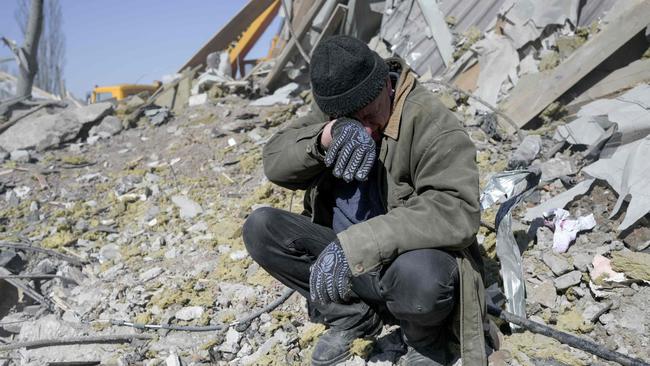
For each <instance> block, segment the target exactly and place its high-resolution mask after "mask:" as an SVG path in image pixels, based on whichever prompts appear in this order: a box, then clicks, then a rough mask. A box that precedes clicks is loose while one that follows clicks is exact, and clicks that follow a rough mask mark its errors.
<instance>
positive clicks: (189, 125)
mask: <svg viewBox="0 0 650 366" xmlns="http://www.w3.org/2000/svg"><path fill="white" fill-rule="evenodd" d="M301 95H302V97H300V98H294V102H293V103H291V104H290V105H281V106H273V107H253V106H250V105H249V103H250V99H247V98H246V97H244V96H236V95H230V96H226V97H219V98H211V99H210V100H208V102H207V103H205V104H203V105H200V106H196V107H189V108H187V109H185V110H184V111H183V112H182V113H180V114H178V115H176V116H175V117H174V118H172V119H170V120H169V121H167V123H165V124H163V125H161V126H152V125H150V124H149V123H148V121H147V119H146V118H142V119H140V120H139V121H138V122H137V123H136V125H135V126H134V127H133V128H129V129H125V130H124V131H122V132H121V133H119V134H117V135H115V136H113V137H111V138H107V139H100V140H99V141H97V142H95V143H93V144H89V143H87V142H86V140H85V139H81V140H78V141H76V142H74V143H71V144H65V145H64V146H62V147H60V148H58V149H53V150H46V151H43V152H40V153H35V154H34V159H33V160H32V162H30V163H20V162H16V161H10V160H7V161H5V162H4V163H3V164H4V166H3V167H2V169H0V181H1V182H2V184H3V188H4V189H5V190H6V192H5V196H6V197H10V198H11V199H9V198H7V199H6V200H2V202H0V208H1V210H0V225H1V226H0V231H1V232H0V240H1V241H3V242H11V243H27V244H32V245H36V246H41V247H44V248H48V249H52V250H55V251H58V252H61V253H64V254H66V255H68V256H72V257H75V258H78V259H80V260H82V261H83V262H84V263H85V264H83V265H82V266H77V265H74V264H70V263H67V262H66V261H64V260H61V259H58V258H56V257H53V256H48V255H44V254H39V253H33V252H21V251H18V253H14V254H13V256H12V258H11V262H9V263H8V264H6V267H7V268H12V269H15V271H16V272H22V273H50V274H58V275H60V276H63V277H66V278H69V279H70V280H68V279H62V278H56V279H52V280H49V281H41V283H40V291H41V292H42V294H44V295H45V296H46V297H47V298H49V299H50V300H51V301H52V303H53V305H52V307H53V309H54V310H53V311H52V312H50V311H45V310H43V308H42V307H40V306H37V304H36V303H35V302H34V301H32V300H31V299H30V298H29V297H27V296H25V295H24V294H22V293H19V292H18V291H17V290H16V289H15V288H14V287H12V286H10V285H9V284H7V283H6V282H0V284H1V285H2V287H1V288H0V291H2V294H3V296H2V300H1V301H2V304H1V305H2V306H1V308H0V325H1V326H2V328H3V331H2V334H1V336H2V338H1V339H0V345H1V344H2V343H5V342H20V341H27V340H36V339H42V338H66V337H77V336H83V335H114V334H131V333H139V332H143V331H142V330H137V329H134V328H132V327H127V326H118V325H112V324H111V321H112V320H113V321H128V322H133V323H143V324H173V325H200V326H203V325H218V324H230V323H232V322H233V321H235V320H237V319H240V318H242V317H243V316H245V315H246V314H247V313H250V312H252V311H254V310H257V309H259V308H261V307H263V306H265V305H267V304H269V303H271V302H272V301H273V300H274V299H276V298H277V297H278V296H280V294H281V293H282V291H283V290H284V287H283V286H282V285H281V284H280V283H278V282H277V281H275V280H274V279H272V278H271V277H270V276H269V275H268V274H267V273H266V272H265V271H264V270H262V269H260V268H259V266H258V265H257V264H255V263H254V262H253V261H252V260H251V258H250V257H249V256H248V254H247V253H246V251H245V248H244V245H243V241H242V238H241V226H242V224H243V222H244V220H245V218H246V217H247V215H248V214H249V213H250V212H251V211H252V210H253V209H255V208H257V207H261V206H263V205H270V206H273V207H278V208H282V209H286V210H291V211H293V212H299V211H300V210H301V207H302V193H301V192H297V193H295V194H293V193H292V192H290V191H288V190H285V189H282V188H279V187H277V186H274V185H273V184H271V183H270V182H268V180H267V179H266V178H265V177H264V174H263V170H262V164H261V149H262V146H263V145H264V143H265V142H266V141H267V140H268V138H270V136H272V135H273V133H274V132H276V131H277V130H278V129H280V128H283V126H286V123H287V121H288V120H289V119H291V118H294V117H295V116H296V115H302V114H304V113H306V112H307V110H308V103H309V99H308V98H309V96H308V95H307V94H305V93H303V94H301ZM441 96H442V97H443V98H444V99H446V100H447V104H448V105H449V107H450V108H452V109H453V110H455V111H456V112H457V113H458V114H459V116H460V117H461V118H462V119H463V120H464V122H465V124H466V127H467V130H468V133H469V134H470V136H471V137H472V139H473V141H474V142H475V144H476V146H477V148H478V154H477V162H478V165H479V169H480V173H481V188H483V187H484V186H485V184H486V182H487V180H488V177H489V176H490V175H491V174H493V173H495V172H500V171H503V170H505V169H506V166H507V161H508V158H509V156H510V154H511V152H512V151H513V150H514V149H515V148H516V147H517V144H518V143H517V142H516V140H514V139H500V138H498V136H495V135H493V134H489V135H488V134H486V132H485V131H484V129H482V128H481V127H480V125H481V124H479V123H476V121H472V120H468V119H466V118H464V117H463V114H462V108H463V103H464V102H465V101H464V100H463V98H462V97H461V96H459V95H455V94H453V93H442V94H441ZM305 98H306V99H307V100H304V99H305ZM115 113H116V114H117V115H118V117H119V116H120V107H118V108H117V112H115ZM557 121H559V122H557ZM558 123H562V119H560V118H558V119H556V122H548V123H547V124H545V125H544V126H542V127H541V128H539V129H537V130H534V131H529V133H531V134H538V135H541V136H542V141H543V148H542V152H547V151H550V150H551V148H552V146H553V144H554V143H553V141H551V139H550V136H552V133H553V131H554V128H555V126H556V125H557V124H558ZM482 125H484V124H482ZM488 132H489V131H488ZM576 156H577V152H575V151H572V150H571V149H566V150H564V151H561V152H558V153H557V156H547V157H545V156H540V157H539V158H538V159H537V160H536V161H535V162H533V164H535V163H539V164H542V163H544V162H546V161H547V160H549V159H550V158H553V157H556V158H558V159H569V160H573V161H574V164H576V165H578V166H579V165H580V164H581V163H580V160H579V159H578V158H577V157H576ZM571 176H572V177H573V178H574V179H577V180H580V179H581V178H582V177H581V175H580V173H577V174H571ZM565 183H566V181H565V180H563V179H560V177H558V178H555V179H551V180H549V181H548V182H546V183H543V184H541V185H540V187H539V188H538V190H537V191H536V192H535V193H534V194H533V195H532V196H531V197H530V198H528V199H527V201H526V202H525V203H524V206H534V205H536V204H537V203H539V202H542V201H544V200H546V199H548V198H549V197H552V196H553V195H555V194H557V193H559V192H563V191H564V190H566V188H567V186H566V185H565ZM10 191H11V192H13V193H8V192H10ZM615 202H616V194H615V192H613V191H612V189H611V188H609V187H608V186H607V185H606V184H604V183H598V184H596V185H595V186H594V187H593V188H592V189H591V190H590V191H589V192H588V194H586V195H584V196H582V197H581V198H580V199H578V200H576V201H575V202H574V203H572V204H571V205H570V206H569V211H570V212H571V213H572V214H573V215H574V216H580V215H584V214H587V213H594V215H595V218H596V222H597V226H596V228H594V229H593V230H592V231H589V232H585V233H582V234H581V235H579V236H578V239H577V241H576V242H575V243H574V244H573V245H572V246H571V247H570V249H569V251H568V252H567V253H565V254H552V253H551V250H550V248H551V245H552V240H553V238H552V236H553V233H552V232H551V231H550V229H548V228H546V227H539V225H538V226H534V225H533V226H531V225H528V224H524V223H522V222H520V218H521V216H522V215H523V212H524V209H525V207H523V208H519V209H517V211H516V212H515V214H514V223H513V227H514V229H515V234H516V237H517V240H518V242H519V244H520V246H521V247H522V248H524V251H523V266H524V273H525V278H526V288H527V292H528V299H527V313H528V315H529V317H530V318H531V319H533V320H536V321H539V322H543V323H546V324H550V325H552V326H554V327H557V328H559V329H563V330H566V331H569V332H572V333H576V334H578V335H580V336H582V337H585V338H589V339H592V340H594V341H596V342H598V343H600V344H603V345H604V346H607V347H609V348H611V349H616V350H618V351H619V352H622V353H625V354H629V355H634V356H637V357H641V358H644V359H650V353H649V351H648V349H649V348H648V336H647V334H648V327H649V326H650V319H649V312H648V310H647V308H646V307H647V304H648V301H649V300H650V288H649V287H648V286H647V283H648V282H647V281H648V280H650V278H648V277H647V276H648V268H649V267H644V266H643V265H642V264H641V265H640V264H639V263H637V262H638V259H639V256H628V255H625V253H627V252H626V251H625V249H626V247H629V246H632V245H637V244H638V243H639V242H643V241H644V240H648V239H647V237H648V235H649V234H648V225H647V218H644V219H642V222H640V223H638V224H637V226H635V228H634V229H633V230H630V232H628V233H627V235H625V237H624V238H622V237H621V236H620V235H619V234H618V233H617V232H616V231H615V228H616V226H617V225H618V223H619V222H620V220H621V218H620V217H614V218H613V219H609V212H610V211H611V208H612V207H613V205H614V203H615ZM495 213H496V211H495V209H490V210H487V211H485V212H484V213H483V217H482V219H483V221H484V223H485V225H483V226H482V228H481V231H480V232H479V235H478V238H479V242H480V243H481V246H482V248H483V250H484V255H485V260H486V266H487V278H486V282H487V285H488V286H489V285H491V284H494V283H497V284H499V283H500V279H499V273H498V268H499V264H498V260H497V258H496V253H495V252H496V251H495V233H494V229H493V226H494V216H495ZM433 219H434V218H432V220H433ZM531 227H532V229H531ZM538 227H539V228H538ZM5 253H7V252H5ZM5 255H6V256H9V255H10V254H3V256H5ZM550 255H552V256H553V258H551V257H550ZM596 255H602V256H605V257H606V258H612V259H613V263H614V264H613V266H614V267H615V269H616V268H618V269H619V270H620V271H628V270H630V269H631V268H635V270H636V272H637V273H635V275H634V276H633V277H629V276H628V279H629V280H627V281H624V282H620V283H610V282H608V281H605V280H603V279H602V278H592V277H590V270H591V269H592V267H593V265H592V262H593V258H594V256H596ZM635 261H637V262H635ZM12 266H13V267H12ZM635 266H636V267H635ZM552 268H553V269H557V273H556V271H553V270H552ZM567 274H572V275H571V276H572V277H571V278H569V279H568V280H566V279H564V278H561V277H562V276H565V275H567ZM566 281H568V284H566ZM644 281H645V282H644ZM75 282H76V283H75ZM30 283H32V284H33V285H36V284H35V283H34V282H30ZM565 284H566V286H565ZM244 328H245V329H244ZM501 329H502V330H503V334H502V335H501V341H502V349H501V350H500V351H499V352H497V353H496V354H495V355H494V356H493V357H492V359H491V363H492V364H494V365H531V364H537V365H549V364H552V365H594V364H596V365H598V364H607V363H605V362H603V361H601V360H598V359H596V358H595V357H593V356H590V355H589V354H587V353H584V352H581V351H577V350H575V349H572V348H570V347H568V346H564V345H561V344H559V343H558V342H556V341H553V340H552V339H549V338H546V337H543V336H539V335H533V334H531V333H528V332H522V333H514V334H511V333H510V332H509V331H508V330H507V327H506V326H505V325H504V324H501ZM323 331H324V327H323V326H321V325H317V324H312V323H310V322H309V321H308V319H307V316H306V311H305V302H304V300H303V299H302V298H301V297H300V296H299V295H297V294H294V295H293V296H292V297H290V298H289V300H288V301H286V302H285V303H284V304H282V305H281V306H279V307H278V308H277V309H275V310H274V311H272V312H270V313H265V314H263V315H261V316H260V317H258V318H257V319H255V320H253V321H252V322H251V323H250V325H248V327H234V326H233V327H228V326H226V327H224V329H223V330H220V331H212V332H184V331H168V330H146V331H144V332H146V333H148V334H152V335H153V336H154V338H153V339H152V340H149V341H134V342H132V343H125V344H112V343H106V344H90V345H69V346H57V347H47V348H36V349H25V348H22V349H20V350H15V351H11V352H4V353H0V365H42V364H45V363H46V362H51V361H83V360H86V361H88V360H97V361H101V362H102V364H119V365H127V364H144V365H159V364H167V365H174V364H175V363H170V362H175V361H177V360H178V359H179V358H180V360H182V364H183V365H191V364H193V365H201V364H218V365H292V364H296V365H298V364H308V360H309V355H310V352H311V350H312V348H313V345H314V343H315V341H316V339H317V337H318V335H319V334H321V333H322V332H323ZM395 336H396V333H395V329H394V328H386V329H385V330H384V332H383V333H382V337H381V339H380V340H379V341H377V342H371V341H362V340H359V341H357V342H355V347H354V352H355V353H356V354H357V355H356V356H355V358H354V359H353V360H352V361H349V362H348V363H347V364H349V365H365V364H370V365H390V364H393V362H396V361H397V359H398V357H399V355H398V354H396V353H395V352H393V351H394V350H395V349H396V348H399V347H398V346H397V345H396V341H395Z"/></svg>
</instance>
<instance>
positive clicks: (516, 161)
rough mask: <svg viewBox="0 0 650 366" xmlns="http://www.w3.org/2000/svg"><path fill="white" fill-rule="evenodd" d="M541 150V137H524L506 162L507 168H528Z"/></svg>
mask: <svg viewBox="0 0 650 366" xmlns="http://www.w3.org/2000/svg"><path fill="white" fill-rule="evenodd" d="M541 149H542V138H541V137H539V136H537V135H528V136H526V137H525V138H524V139H523V141H521V143H520V144H519V146H518V147H517V150H515V152H514V153H512V156H511V157H510V159H509V160H508V168H510V169H511V170H513V169H522V168H526V167H528V165H530V163H531V162H532V161H533V160H535V158H536V157H537V154H539V152H540V150H541Z"/></svg>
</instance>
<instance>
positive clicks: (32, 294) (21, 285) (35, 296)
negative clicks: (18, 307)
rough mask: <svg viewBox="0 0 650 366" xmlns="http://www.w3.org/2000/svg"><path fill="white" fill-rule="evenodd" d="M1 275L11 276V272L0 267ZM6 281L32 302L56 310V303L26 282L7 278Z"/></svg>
mask: <svg viewBox="0 0 650 366" xmlns="http://www.w3.org/2000/svg"><path fill="white" fill-rule="evenodd" d="M0 275H2V276H10V275H11V272H9V270H7V269H6V268H4V267H0ZM4 280H5V281H7V283H9V284H10V285H12V286H13V287H15V288H17V289H19V290H21V291H22V292H23V293H24V294H25V295H27V297H29V298H31V299H32V300H34V301H36V302H38V303H39V304H41V305H43V306H45V307H47V308H48V309H49V310H54V303H52V301H50V300H49V299H48V298H46V297H45V296H43V295H41V294H39V293H38V292H36V290H34V289H33V288H31V286H29V285H28V284H27V283H25V281H23V280H20V279H18V278H5V279H4Z"/></svg>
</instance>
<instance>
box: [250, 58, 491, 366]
mask: <svg viewBox="0 0 650 366" xmlns="http://www.w3.org/2000/svg"><path fill="white" fill-rule="evenodd" d="M386 62H387V63H388V64H389V67H390V68H391V69H392V70H397V71H398V72H399V71H400V70H401V72H400V77H399V79H398V84H397V87H396V89H395V90H396V91H395V96H394V100H393V111H392V113H391V116H390V119H389V122H388V124H387V125H386V128H385V129H384V131H383V137H382V141H381V149H380V152H379V157H378V162H377V163H378V164H381V166H380V168H381V171H380V172H381V173H380V174H378V176H379V181H378V182H377V184H378V185H379V186H380V187H381V188H380V189H381V191H380V192H381V194H380V195H381V197H382V198H383V199H382V201H383V204H384V207H385V208H386V211H387V213H386V214H384V215H380V216H376V217H373V218H371V219H369V220H367V221H365V222H361V223H359V224H356V225H352V226H350V227H349V228H348V229H346V230H345V231H342V232H340V233H339V234H338V239H339V240H340V242H341V246H342V247H343V250H344V252H345V255H346V257H347V260H348V263H349V265H350V268H351V270H352V273H353V275H355V276H357V275H360V274H363V273H366V272H368V271H371V270H373V269H375V268H377V267H378V266H381V265H382V264H385V263H390V262H391V261H392V260H394V259H395V257H397V256H398V255H400V254H401V253H404V252H407V251H409V250H414V249H423V248H441V249H445V250H447V251H449V252H450V253H452V254H453V255H455V256H456V257H457V258H458V264H459V272H460V278H461V291H460V301H459V306H457V307H456V308H457V309H456V312H455V318H456V322H455V323H456V324H455V330H456V332H457V335H458V336H459V339H460V341H461V351H462V357H463V365H466V366H469V365H484V364H487V360H486V357H485V347H484V334H483V318H484V315H485V303H484V300H483V291H484V289H483V281H482V278H481V274H480V273H481V271H482V268H481V266H482V264H481V263H480V258H477V257H478V256H477V255H472V254H470V251H471V250H473V252H472V253H474V254H475V253H477V248H476V245H477V244H476V233H477V231H478V228H479V223H480V212H479V188H478V186H479V183H478V170H477V166H476V149H475V147H474V145H473V143H472V142H471V140H470V139H469V137H468V135H467V133H466V132H465V131H464V129H463V128H462V126H461V125H460V123H459V121H458V119H457V118H456V117H455V116H454V115H453V114H452V113H451V112H450V111H449V110H447V109H446V108H445V107H444V105H443V104H442V103H441V102H440V101H439V100H438V99H437V98H436V97H435V96H434V95H433V94H432V93H431V92H430V91H428V90H427V89H425V88H424V87H422V86H421V85H419V84H418V83H417V81H416V80H415V74H414V73H413V72H412V71H411V70H409V68H408V66H406V64H405V63H404V62H403V61H402V60H400V59H397V58H392V59H388V60H386ZM329 120H330V118H329V117H328V116H326V115H324V114H323V113H322V112H321V111H320V110H318V108H317V107H316V106H315V104H314V105H312V111H311V112H310V113H309V114H308V115H306V116H304V117H301V118H298V119H297V120H295V121H293V122H292V123H291V124H290V125H289V126H288V127H287V128H285V129H284V130H282V131H280V132H278V133H277V134H275V135H274V136H273V137H272V138H271V139H270V140H269V142H268V143H267V145H266V146H265V148H264V153H263V160H264V161H263V162H264V172H265V174H266V176H267V177H268V179H269V180H271V181H272V182H274V183H276V184H278V185H280V186H282V187H286V188H289V189H304V190H306V191H307V192H306V194H305V200H304V205H305V212H304V214H306V215H310V216H311V217H312V221H313V222H315V223H318V224H321V225H325V226H330V227H331V223H332V201H331V194H330V193H331V191H330V189H331V186H332V180H333V179H335V178H333V176H332V174H331V169H328V168H326V167H325V165H324V163H323V158H324V156H323V152H322V151H321V149H320V144H319V138H320V133H321V131H322V130H323V128H324V126H325V125H326V124H327V123H328V121H329ZM326 197H330V199H327V198H326ZM472 246H474V248H472Z"/></svg>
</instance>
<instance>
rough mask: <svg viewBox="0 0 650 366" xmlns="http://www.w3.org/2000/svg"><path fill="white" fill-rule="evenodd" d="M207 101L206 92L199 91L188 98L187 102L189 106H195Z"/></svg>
mask: <svg viewBox="0 0 650 366" xmlns="http://www.w3.org/2000/svg"><path fill="white" fill-rule="evenodd" d="M207 101H208V94H207V93H201V94H197V95H192V96H190V98H189V99H188V103H189V106H190V107H196V106H199V105H203V104H205V103H206V102H207Z"/></svg>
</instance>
